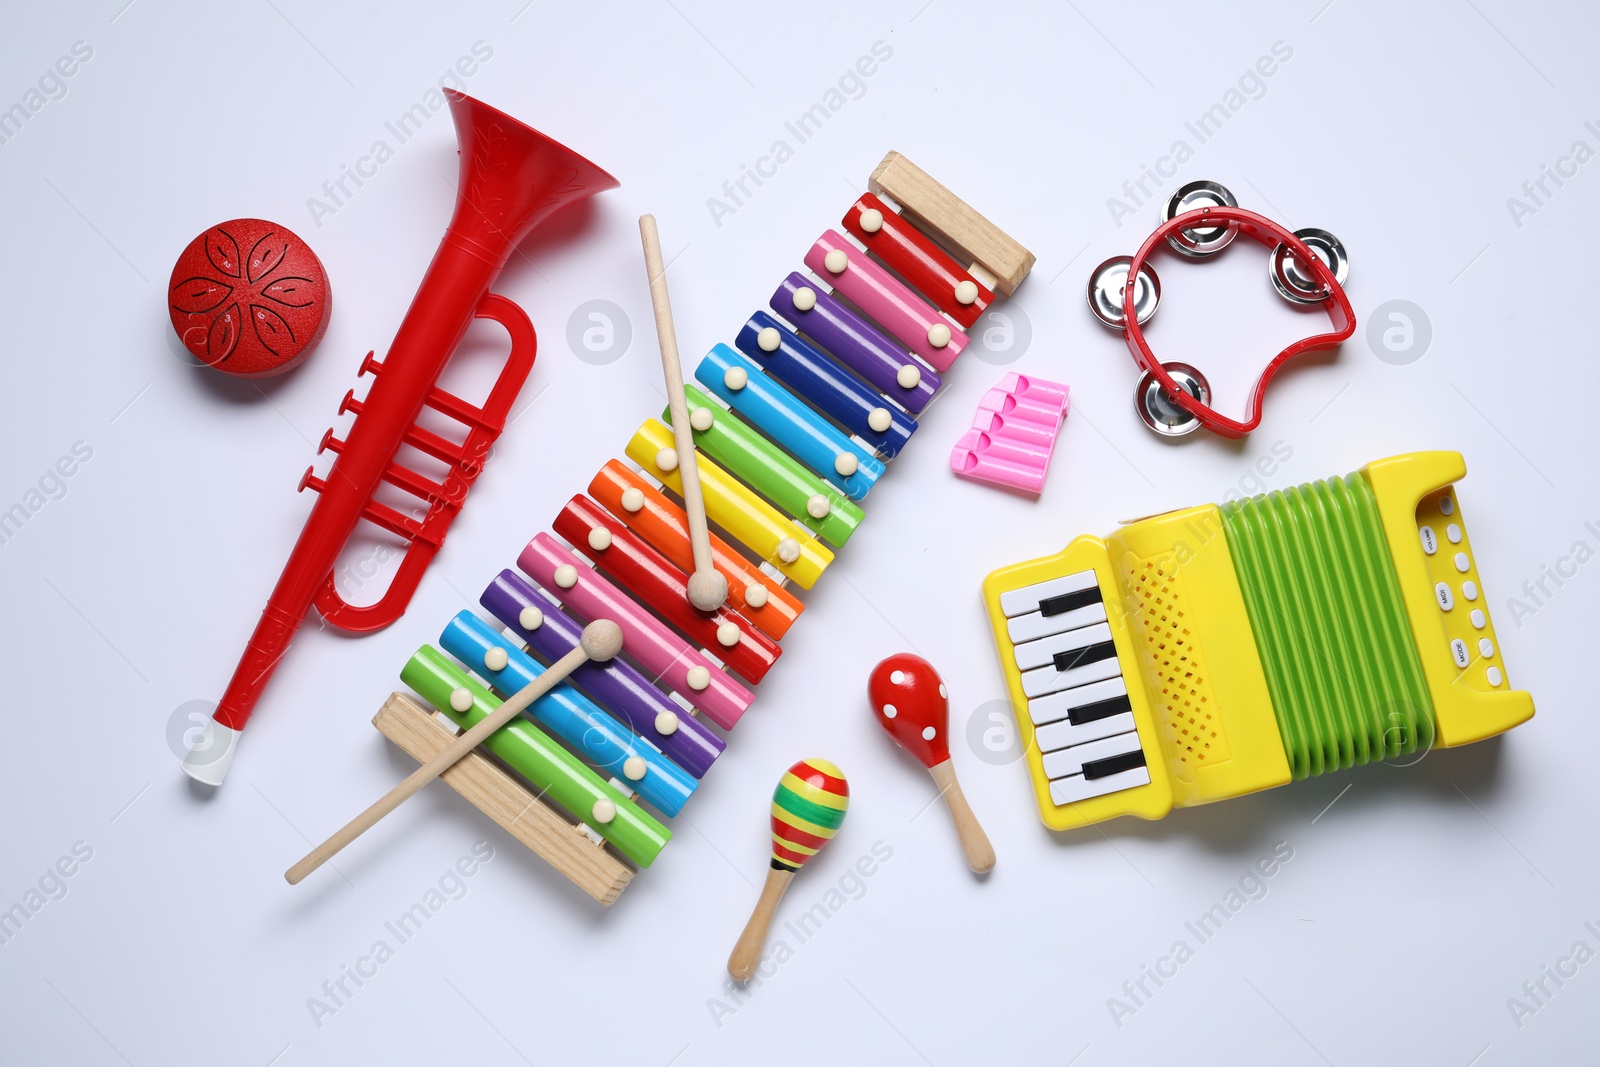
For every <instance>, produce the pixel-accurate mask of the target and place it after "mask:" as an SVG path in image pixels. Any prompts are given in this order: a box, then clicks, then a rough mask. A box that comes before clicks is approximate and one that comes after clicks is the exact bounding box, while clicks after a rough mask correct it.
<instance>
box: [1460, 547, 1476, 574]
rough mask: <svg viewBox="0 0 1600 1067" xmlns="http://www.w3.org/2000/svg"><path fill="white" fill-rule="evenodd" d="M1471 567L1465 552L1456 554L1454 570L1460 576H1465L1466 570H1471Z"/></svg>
mask: <svg viewBox="0 0 1600 1067" xmlns="http://www.w3.org/2000/svg"><path fill="white" fill-rule="evenodd" d="M1471 566H1472V561H1471V560H1470V559H1468V558H1467V554H1466V553H1465V552H1457V553H1456V570H1458V571H1460V572H1461V573H1462V574H1465V573H1467V571H1468V569H1470V568H1471Z"/></svg>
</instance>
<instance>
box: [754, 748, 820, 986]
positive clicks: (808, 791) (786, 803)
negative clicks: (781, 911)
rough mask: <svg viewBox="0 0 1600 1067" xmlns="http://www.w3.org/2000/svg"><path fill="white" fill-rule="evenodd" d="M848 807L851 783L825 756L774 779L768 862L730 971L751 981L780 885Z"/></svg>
mask: <svg viewBox="0 0 1600 1067" xmlns="http://www.w3.org/2000/svg"><path fill="white" fill-rule="evenodd" d="M849 807H850V783H848V782H846V781H845V780H844V772H843V771H841V770H840V769H839V768H838V767H835V766H834V765H833V764H831V763H829V762H828V761H827V760H824V759H804V760H801V761H800V762H799V763H796V764H795V765H794V766H793V767H790V768H789V770H788V771H787V772H786V773H785V774H784V776H783V777H782V778H781V779H779V780H778V788H777V790H776V791H774V792H773V794H772V868H771V870H769V871H767V883H766V885H764V886H762V887H761V898H760V899H759V900H757V901H756V910H755V911H754V912H752V913H751V915H750V921H749V922H748V923H746V924H745V927H744V933H742V934H740V935H739V940H738V943H737V944H735V945H734V946H733V954H732V955H730V956H729V957H728V973H729V974H731V975H733V977H734V979H735V980H736V981H740V982H746V981H749V979H750V976H751V975H752V974H755V973H756V967H757V966H758V965H759V964H760V962H761V950H762V949H763V948H765V947H766V945H767V929H768V928H769V927H770V926H771V925H772V917H773V916H774V915H775V914H777V911H778V902H779V901H780V900H782V899H783V893H784V890H786V889H788V888H789V882H790V881H792V880H793V878H794V872H795V871H798V870H799V869H800V867H801V865H802V864H804V863H805V862H806V860H808V859H810V858H811V857H812V856H815V855H816V854H817V853H818V852H820V851H822V846H823V845H826V844H827V843H828V842H829V841H832V840H833V835H834V834H836V833H838V832H839V825H840V824H841V823H843V822H844V813H845V810H846V809H847V808H849Z"/></svg>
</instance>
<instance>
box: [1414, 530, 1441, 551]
mask: <svg viewBox="0 0 1600 1067" xmlns="http://www.w3.org/2000/svg"><path fill="white" fill-rule="evenodd" d="M1417 532H1418V533H1419V534H1421V535H1422V551H1424V552H1426V553H1427V554H1428V555H1430V556H1431V555H1433V554H1434V553H1435V552H1437V551H1439V535H1438V534H1436V533H1434V532H1433V527H1432V526H1424V527H1423V528H1422V529H1420V530H1418V531H1417Z"/></svg>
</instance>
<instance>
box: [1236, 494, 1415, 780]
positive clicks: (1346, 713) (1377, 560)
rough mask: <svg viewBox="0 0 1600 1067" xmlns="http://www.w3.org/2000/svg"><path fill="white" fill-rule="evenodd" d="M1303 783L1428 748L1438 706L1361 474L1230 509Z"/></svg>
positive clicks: (1247, 595)
mask: <svg viewBox="0 0 1600 1067" xmlns="http://www.w3.org/2000/svg"><path fill="white" fill-rule="evenodd" d="M1222 516H1223V525H1224V528H1225V530H1226V531H1227V538H1228V547H1229V549H1230V550H1231V551H1232V553H1233V562H1234V570H1235V572H1236V574H1237V575H1238V578H1239V585H1240V589H1241V591H1242V593H1243V595H1244V602H1245V609H1246V611H1247V612H1248V614H1249V616H1250V626H1251V629H1252V630H1253V631H1254V633H1255V639H1256V648H1257V650H1258V652H1259V653H1260V657H1261V665H1262V668H1263V670H1264V672H1265V674H1266V679H1267V690H1268V692H1269V693H1270V694H1271V696H1272V707H1273V711H1274V713H1275V714H1276V716H1277V720H1278V730H1279V732H1280V733H1281V734H1282V736H1283V747H1284V751H1285V753H1286V754H1287V755H1288V757H1289V768H1290V771H1291V773H1292V774H1293V775H1294V777H1295V778H1297V779H1299V778H1307V777H1310V776H1312V775H1318V774H1325V773H1327V772H1328V771H1337V770H1343V769H1345V768H1346V767H1355V766H1359V765H1360V764H1363V763H1369V762H1371V761H1373V760H1382V759H1390V758H1393V757H1396V756H1403V755H1406V754H1409V753H1412V752H1416V751H1418V750H1419V749H1420V750H1426V749H1428V748H1429V747H1431V746H1432V744H1433V737H1434V718H1433V701H1432V699H1431V698H1430V697H1429V695H1428V688H1427V684H1426V683H1425V682H1424V680H1423V675H1422V664H1421V662H1420V661H1419V660H1418V658H1417V650H1416V645H1415V643H1414V641H1413V639H1412V634H1411V628H1410V626H1409V624H1408V622H1407V616H1406V609H1405V603H1404V601H1402V600H1401V598H1400V586H1399V583H1398V581H1397V580H1396V578H1395V573H1394V564H1393V563H1392V561H1391V560H1390V557H1389V545H1388V541H1387V540H1386V538H1385V537H1384V533H1383V525H1382V522H1381V521H1380V519H1379V516H1378V506H1377V500H1376V498H1375V497H1374V496H1373V493H1372V487H1371V486H1369V485H1368V484H1367V481H1366V479H1365V478H1364V477H1363V476H1362V475H1361V474H1359V473H1356V474H1351V475H1348V476H1346V477H1344V478H1333V479H1329V480H1327V481H1317V482H1312V483H1310V484H1308V485H1300V486H1296V487H1294V488H1292V489H1287V490H1274V491H1273V492H1271V493H1266V494H1264V495H1262V496H1257V497H1252V498H1250V499H1248V500H1241V501H1236V502H1234V503H1230V504H1224V505H1223V506H1222Z"/></svg>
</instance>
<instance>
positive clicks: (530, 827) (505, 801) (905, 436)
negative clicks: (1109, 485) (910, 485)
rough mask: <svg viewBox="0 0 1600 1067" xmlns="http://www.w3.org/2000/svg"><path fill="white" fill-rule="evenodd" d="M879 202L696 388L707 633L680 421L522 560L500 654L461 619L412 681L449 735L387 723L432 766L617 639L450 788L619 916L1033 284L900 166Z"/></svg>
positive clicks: (413, 724)
mask: <svg viewBox="0 0 1600 1067" xmlns="http://www.w3.org/2000/svg"><path fill="white" fill-rule="evenodd" d="M872 184H873V189H874V192H872V193H868V194H864V195H863V196H862V197H861V198H860V199H858V200H857V201H856V202H855V203H854V204H852V205H851V207H850V208H849V210H848V211H847V212H846V214H845V217H844V219H843V223H842V224H843V228H844V230H845V231H846V232H847V233H849V234H850V235H852V236H850V237H847V236H845V235H844V234H843V233H841V232H839V231H837V230H828V231H826V232H824V233H823V235H822V236H821V237H820V238H819V239H818V240H817V241H816V242H815V243H814V244H813V245H812V247H811V249H810V250H809V251H808V252H807V253H806V255H805V256H804V262H805V265H806V266H807V267H808V268H810V270H811V272H812V273H811V274H809V275H808V274H803V273H800V272H795V273H792V274H790V275H788V276H787V277H786V278H784V279H783V281H782V282H781V283H780V284H779V285H778V287H777V288H776V290H775V291H774V292H773V294H772V297H771V300H770V302H769V303H770V309H771V313H770V314H769V313H768V312H767V311H757V312H755V313H754V314H752V315H751V316H750V318H749V319H748V320H747V321H746V322H745V323H744V324H743V326H742V328H741V329H740V331H739V333H738V336H737V337H736V339H735V342H734V347H730V346H728V345H725V344H718V345H716V346H714V347H713V348H712V349H711V350H710V352H709V354H708V355H707V356H706V357H705V359H704V360H703V361H702V362H701V363H700V365H699V367H698V368H697V370H696V371H695V373H694V379H695V382H696V383H697V384H688V385H686V387H685V399H686V401H687V410H688V413H689V415H688V418H689V424H690V426H691V428H692V430H693V437H694V445H695V454H694V459H695V463H696V466H697V468H698V470H699V473H700V482H701V487H702V492H703V495H704V498H705V506H706V514H707V517H708V518H709V520H710V521H711V523H712V524H713V527H714V531H713V534H712V537H711V551H712V561H713V564H714V565H715V567H716V569H717V570H718V571H719V572H721V574H722V575H723V576H724V577H725V578H726V579H727V581H728V588H729V597H728V600H727V602H726V603H724V604H723V605H722V606H721V607H719V608H718V609H716V610H715V611H710V612H703V611H700V610H698V609H696V608H694V607H693V606H692V605H691V604H690V603H689V600H688V597H687V590H688V581H689V573H690V571H691V570H692V569H693V567H694V560H693V553H692V551H691V548H690V540H689V524H688V519H687V516H686V515H685V514H684V511H683V509H682V507H681V506H680V503H679V501H680V500H681V491H682V485H681V481H680V472H679V471H678V462H679V459H678V454H677V452H676V449H675V448H674V441H673V434H672V430H671V429H670V424H671V421H672V416H671V411H670V407H669V409H668V410H667V411H665V412H663V413H662V416H661V419H660V420H658V419H654V418H652V419H647V420H646V421H645V422H644V424H643V425H642V426H640V428H639V430H638V431H637V432H636V433H635V434H634V435H633V438H632V439H631V440H630V441H629V442H628V444H627V446H626V450H625V451H626V454H627V456H628V459H630V460H631V461H632V462H633V463H634V464H635V465H636V466H637V469H635V468H634V467H630V466H628V465H627V464H626V463H624V462H622V461H620V460H615V459H613V460H610V461H608V462H607V463H606V464H605V465H604V466H603V467H601V469H600V471H599V472H598V473H597V474H596V475H595V476H594V478H593V479H592V480H591V481H590V483H589V485H588V493H587V495H585V494H581V493H580V494H578V495H576V496H574V497H572V498H571V500H569V501H568V502H567V504H566V506H565V507H564V508H562V510H561V512H560V514H558V515H557V516H556V518H555V520H554V522H553V523H552V527H551V532H549V533H539V534H537V535H535V536H534V538H533V539H532V540H531V541H530V542H529V543H528V546H527V547H526V548H525V549H524V550H523V551H522V553H521V555H520V556H519V557H518V560H517V565H518V567H519V568H520V570H521V572H522V573H521V574H518V573H516V572H515V571H511V570H504V571H502V572H501V573H500V574H499V575H498V576H497V577H496V578H495V579H494V581H492V582H491V583H490V584H489V587H488V588H487V589H486V590H485V591H484V593H483V596H482V598H481V603H482V606H483V607H484V608H485V609H486V610H487V611H488V613H489V615H491V616H492V617H493V618H494V619H496V620H498V622H499V623H500V624H501V625H502V626H503V627H504V629H503V630H500V629H496V628H495V627H494V626H492V625H491V624H489V623H487V622H485V621H484V620H483V619H481V618H479V617H478V616H476V615H474V614H472V613H471V612H462V613H461V614H459V615H458V616H456V618H455V619H453V620H451V622H450V623H449V625H447V626H446V628H445V630H444V633H443V634H442V635H441V638H440V642H439V643H440V645H441V646H442V647H443V649H444V652H440V651H438V650H436V649H434V648H431V647H427V646H424V647H423V648H422V649H421V650H419V651H418V652H417V654H416V655H415V656H413V657H412V659H411V661H410V663H408V664H407V665H406V667H405V669H404V670H403V671H402V672H401V678H402V680H403V681H405V682H406V684H407V685H409V686H411V687H412V689H414V690H415V691H416V692H417V693H418V694H419V695H420V696H421V697H422V698H423V699H424V700H426V701H427V702H428V703H429V704H432V705H433V707H434V708H437V709H438V713H437V714H435V713H433V712H430V711H429V710H428V709H427V708H425V707H424V706H423V705H422V704H419V703H418V702H417V701H415V700H413V699H411V698H410V697H408V696H406V695H405V694H400V693H396V694H395V695H394V696H392V697H391V698H390V699H389V701H388V702H387V703H385V705H384V707H383V709H382V710H381V711H380V713H379V715H378V717H377V718H376V719H375V720H374V722H375V723H376V724H377V725H378V727H379V729H380V730H382V731H383V733H384V734H385V736H387V737H389V738H390V739H391V740H393V741H395V742H396V743H397V744H399V745H401V746H402V747H403V748H405V749H406V750H407V751H408V752H410V753H411V754H412V755H414V756H416V757H417V758H419V759H426V758H427V756H428V754H429V753H430V752H431V751H434V750H436V749H437V748H438V747H441V746H442V745H443V744H445V743H446V742H447V741H448V737H449V726H450V725H454V726H456V727H466V726H470V725H471V723H473V722H476V721H477V720H479V719H481V718H482V717H483V716H484V715H486V714H488V713H489V711H490V710H492V709H493V708H495V707H497V706H498V705H499V702H500V699H501V698H503V697H505V696H509V695H510V694H512V693H515V692H516V691H517V690H518V689H520V688H522V687H523V686H524V685H526V684H528V683H529V682H531V681H532V680H534V679H535V678H537V677H538V676H539V675H540V674H541V673H542V672H543V671H544V670H545V669H546V667H545V665H546V664H549V663H552V662H554V661H555V660H558V659H560V658H561V657H562V656H563V655H565V654H567V653H568V652H569V651H571V649H572V648H574V647H575V646H576V645H577V643H578V640H579V636H580V633H581V631H582V627H583V624H584V623H585V622H588V621H592V620H595V619H600V618H606V619H611V620H614V621H615V622H616V623H617V625H618V626H620V627H621V629H622V632H623V656H621V657H618V658H617V659H614V660H611V661H609V662H604V663H596V662H591V663H589V664H587V665H585V666H582V667H579V668H578V669H577V670H576V671H575V672H574V673H573V674H572V675H571V676H570V678H568V680H567V681H566V682H563V683H562V684H560V685H559V686H557V687H555V688H554V689H552V690H551V691H550V692H549V693H547V694H546V695H545V696H543V697H541V698H540V699H538V700H537V701H535V702H534V703H533V704H532V705H531V706H530V707H529V708H528V710H527V714H526V717H525V718H523V719H518V720H513V722H512V723H511V724H510V725H509V726H507V727H505V728H504V729H502V730H500V731H499V732H497V733H495V734H494V735H492V737H491V739H490V740H489V742H488V743H487V744H486V745H485V751H481V752H477V753H474V754H473V755H472V756H471V757H469V758H468V759H467V760H464V761H462V763H461V764H460V765H458V766H457V767H456V768H454V769H453V770H452V771H450V772H447V773H446V774H445V775H444V776H443V777H444V780H445V781H447V782H449V783H450V784H451V785H452V786H453V787H454V788H456V789H457V790H458V791H459V792H461V793H462V795H463V796H466V797H467V799H468V800H470V801H471V802H472V803H473V804H475V805H476V806H478V807H480V808H482V809H483V810H484V811H485V812H486V813H487V814H489V815H490V816H491V817H493V818H495V819H496V821H498V822H500V823H501V825H503V826H505V827H506V828H507V829H508V830H509V831H510V832H511V833H512V834H513V835H515V836H516V837H517V838H518V839H519V840H522V841H523V842H524V843H526V844H528V845H529V847H530V848H532V849H533V850H534V851H536V852H538V853H539V854H540V855H541V856H543V857H544V858H545V859H546V860H548V861H549V862H550V863H551V864H552V865H553V866H555V867H556V868H557V869H558V870H560V871H561V872H562V873H563V874H565V875H566V876H567V877H568V878H570V879H571V880H572V881H573V882H574V883H576V884H577V885H578V886H580V887H581V888H582V889H583V890H584V891H586V892H587V893H589V894H590V895H591V896H593V897H594V898H595V899H597V900H600V901H601V902H603V903H606V904H609V903H611V902H612V901H614V900H615V899H616V898H617V896H618V895H619V894H620V893H621V892H622V890H623V888H625V887H626V885H627V884H628V882H629V880H630V879H631V878H632V877H633V873H634V868H635V867H647V866H649V865H650V864H651V862H652V861H653V860H654V859H655V857H656V856H657V855H658V854H659V853H660V850H661V848H662V847H663V846H664V845H665V844H666V842H667V841H668V840H669V839H670V838H671V831H670V830H668V829H667V827H666V826H665V825H663V823H662V822H661V820H659V819H657V818H656V816H655V815H653V814H652V813H651V812H650V811H648V810H647V809H646V807H645V806H644V805H648V806H649V807H650V808H653V809H654V810H655V811H656V812H659V813H661V815H662V816H665V817H671V816H674V815H676V814H677V813H678V812H679V811H680V810H681V809H682V807H683V805H684V804H685V803H687V802H688V800H689V799H690V797H691V796H692V795H693V793H694V791H695V789H696V787H697V785H698V783H699V780H700V779H701V778H702V777H703V776H704V775H705V773H706V772H707V771H708V770H709V769H710V768H711V765H712V764H713V763H714V762H715V761H716V759H717V757H718V756H719V755H721V753H722V751H723V750H724V748H725V747H726V742H725V741H724V740H723V739H722V737H721V736H719V735H718V734H717V733H716V732H715V731H714V730H713V729H712V728H711V726H708V725H707V724H706V722H704V721H702V719H704V720H708V721H709V722H710V723H711V724H713V725H715V726H717V727H720V728H722V729H724V730H726V729H731V728H732V727H733V726H734V724H735V723H737V722H738V721H739V719H740V718H741V717H742V716H743V715H744V714H745V712H746V711H747V710H748V709H749V707H750V705H751V704H752V703H753V701H754V699H755V694H754V693H753V692H752V690H751V688H750V687H751V686H754V685H757V684H759V683H760V682H761V681H762V680H763V679H764V678H766V677H767V676H768V674H769V672H770V671H771V670H772V669H773V667H774V666H775V665H776V663H777V661H778V659H779V657H780V656H781V654H782V648H781V646H780V645H779V641H780V640H781V639H782V638H783V637H784V635H785V634H787V633H788V631H789V629H790V627H791V626H793V625H794V622H795V620H796V619H798V618H799V616H800V614H801V612H802V610H803V604H802V603H801V601H800V600H799V599H798V598H796V597H795V596H794V594H793V593H791V592H790V591H789V590H788V589H787V585H788V584H789V583H790V582H793V583H794V584H796V585H798V586H800V587H802V588H807V589H809V588H811V586H812V585H813V584H814V583H815V582H816V581H817V580H818V579H819V578H820V577H821V576H822V574H823V572H824V571H825V570H826V569H827V567H828V566H829V564H830V563H831V562H832V561H833V558H834V551H835V550H836V549H840V548H842V547H843V546H844V545H845V543H846V542H847V541H849V540H850V538H851V537H852V536H853V535H854V534H855V532H856V531H857V530H858V529H859V527H860V525H861V523H862V520H863V518H864V517H865V513H864V511H863V509H862V506H861V501H863V500H864V499H865V498H866V497H867V495H868V493H870V492H871V490H872V488H873V487H874V486H875V485H876V484H877V482H878V480H879V479H880V478H881V477H882V476H883V474H884V471H885V469H886V465H887V463H888V461H890V460H892V459H893V458H894V457H896V456H897V455H899V453H900V451H901V450H902V449H903V448H904V447H905V445H906V444H907V442H908V441H909V440H910V439H911V436H912V434H913V433H915V432H916V429H917V421H916V415H917V414H918V413H920V412H922V411H923V410H924V409H925V408H926V407H927V405H928V404H929V403H930V402H931V401H932V400H933V399H934V398H935V397H936V396H937V395H938V392H939V389H940V387H941V385H942V383H943V379H942V373H943V372H945V371H947V370H949V369H950V367H951V366H952V364H953V363H954V362H955V360H956V358H957V357H958V356H959V355H960V354H961V352H962V350H963V349H964V348H965V347H966V345H967V336H966V333H965V330H966V329H968V328H970V327H971V326H972V325H973V324H975V323H976V322H977V321H978V319H979V317H980V316H981V315H982V313H983V311H984V310H985V309H986V308H987V307H989V306H990V304H991V303H992V302H993V301H994V300H995V299H996V296H995V294H996V292H1002V293H1009V292H1011V291H1012V290H1013V289H1014V288H1015V287H1016V284H1017V283H1018V282H1020V281H1021V279H1022V277H1023V276H1024V275H1026V273H1027V271H1028V269H1029V267H1031V265H1032V262H1033V257H1032V255H1031V254H1029V253H1028V252H1027V250H1026V249H1024V248H1022V246H1020V245H1018V244H1017V243H1016V242H1015V241H1013V240H1011V238H1009V237H1007V236H1006V235H1005V234H1004V233H1002V232H1001V231H999V230H998V229H996V228H995V227H994V226H993V224H991V223H988V222H987V221H985V220H983V218H982V217H981V216H979V215H978V214H977V213H976V212H974V211H972V209H971V208H968V207H967V206H966V205H965V204H964V203H962V202H961V201H960V200H958V199H957V198H956V197H955V196H954V195H953V194H951V193H950V192H949V191H948V190H946V189H945V188H944V187H943V186H941V185H939V184H938V183H937V182H934V181H933V180H932V179H931V178H929V177H928V176H927V175H926V174H924V173H923V172H922V171H920V170H918V169H917V168H916V167H914V166H913V165H911V164H910V162H909V161H907V160H905V159H904V157H901V156H899V155H898V154H897V153H890V154H889V156H888V157H886V158H885V160H884V162H883V164H882V165H880V166H879V168H878V170H877V171H876V172H875V173H874V175H873V183H872ZM914 219H918V220H922V221H921V222H920V223H919V222H914V221H913V220H914ZM852 237H853V239H852ZM858 242H859V243H858ZM952 251H953V252H955V253H957V254H958V255H959V256H960V257H961V258H959V259H958V258H956V257H955V256H952V255H951V252H952ZM963 263H965V264H967V265H966V266H963V265H962V264H963ZM668 491H670V492H671V493H672V494H679V495H677V496H672V495H669V494H668ZM445 652H448V653H449V654H450V656H454V657H455V660H456V661H458V662H452V661H451V659H450V658H449V657H447V656H446V655H445ZM497 694H498V695H497ZM441 716H442V718H441ZM447 723H448V724H449V725H447ZM508 772H510V773H508ZM641 802H642V803H641Z"/></svg>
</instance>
